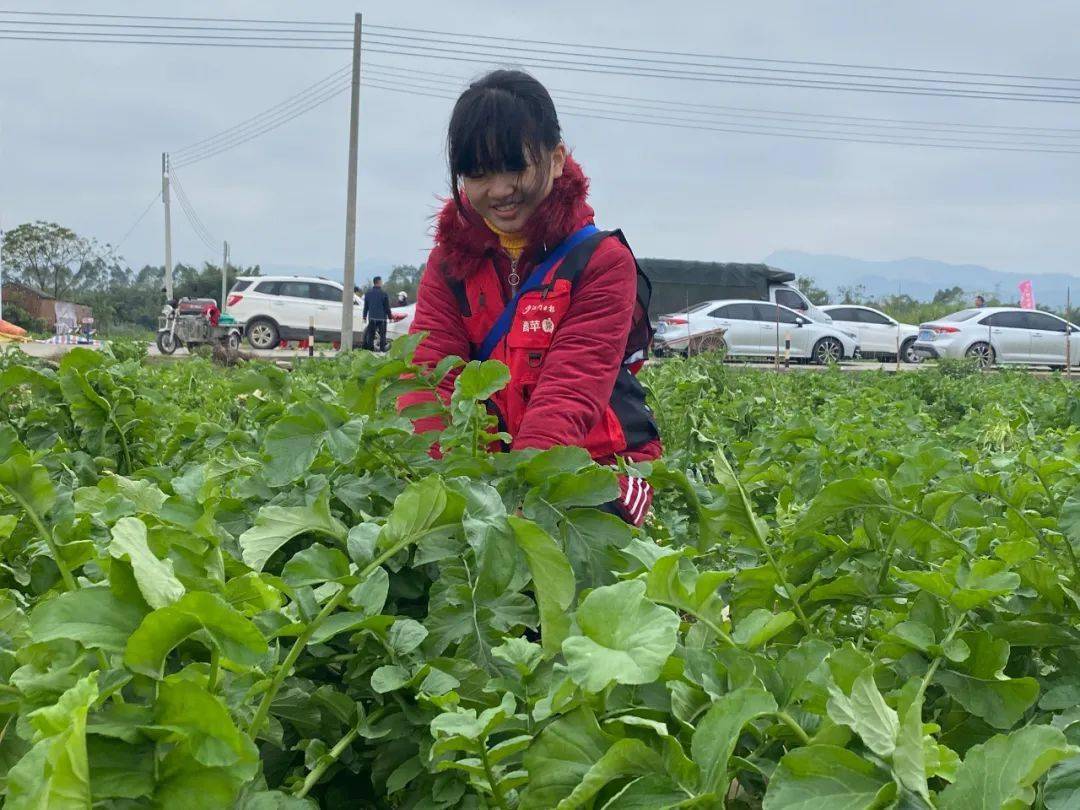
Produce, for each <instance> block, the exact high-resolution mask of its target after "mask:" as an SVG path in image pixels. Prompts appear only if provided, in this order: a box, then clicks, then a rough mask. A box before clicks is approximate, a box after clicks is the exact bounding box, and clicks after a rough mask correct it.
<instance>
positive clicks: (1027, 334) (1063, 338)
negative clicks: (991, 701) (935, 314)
mask: <svg viewBox="0 0 1080 810" xmlns="http://www.w3.org/2000/svg"><path fill="white" fill-rule="evenodd" d="M915 351H916V352H918V353H919V354H920V355H922V356H923V357H932V358H938V357H947V358H954V359H959V358H964V357H969V358H974V359H975V360H977V361H978V362H979V364H980V365H983V366H989V365H993V364H994V363H1020V364H1028V365H1042V366H1051V367H1052V368H1064V367H1065V365H1066V363H1067V362H1068V363H1069V364H1070V365H1073V366H1076V365H1080V327H1077V326H1076V325H1075V324H1071V323H1069V322H1068V321H1066V320H1065V319H1063V318H1059V317H1058V316H1057V315H1053V314H1051V313H1049V312H1040V311H1038V310H1034V309H1020V308H1018V307H983V308H980V309H962V310H960V311H959V312H954V313H952V314H951V315H946V316H945V317H944V318H939V319H937V320H935V321H931V322H929V323H924V324H922V325H920V326H919V337H918V339H916V341H915Z"/></svg>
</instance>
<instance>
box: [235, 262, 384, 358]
mask: <svg viewBox="0 0 1080 810" xmlns="http://www.w3.org/2000/svg"><path fill="white" fill-rule="evenodd" d="M344 289H345V288H344V287H343V286H342V285H341V284H340V283H339V282H337V281H330V280H329V279H325V278H316V277H312V276H241V277H240V278H238V279H236V283H235V284H233V286H232V289H231V290H230V291H229V295H228V298H227V299H226V311H227V312H228V314H229V315H231V316H232V317H234V318H235V319H236V320H237V321H239V322H240V323H243V324H244V334H246V335H247V339H248V343H250V344H251V347H252V348H253V349H273V348H275V347H276V346H277V345H278V343H279V342H280V341H282V340H303V339H304V338H306V337H307V336H308V325H309V323H310V322H311V320H312V319H314V322H315V339H316V340H321V341H336V340H340V339H341V297H342V292H343V290H344ZM363 311H364V308H363V303H362V301H361V300H360V297H359V296H357V295H353V345H354V346H359V345H360V343H361V338H362V335H363V323H362V320H361V316H362V315H363Z"/></svg>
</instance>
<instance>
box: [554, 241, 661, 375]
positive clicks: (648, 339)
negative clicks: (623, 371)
mask: <svg viewBox="0 0 1080 810" xmlns="http://www.w3.org/2000/svg"><path fill="white" fill-rule="evenodd" d="M609 236H613V237H615V238H616V239H618V240H619V241H620V242H621V243H622V245H623V246H624V247H625V248H626V249H627V250H629V251H630V255H631V256H633V255H634V251H633V249H632V248H631V247H630V243H629V242H627V241H626V236H624V235H623V232H622V230H618V229H617V230H614V231H599V232H598V233H596V234H594V235H593V236H591V237H589V238H588V239H587V240H585V241H584V242H582V243H581V244H580V245H578V246H577V247H576V248H574V250H572V251H571V252H570V254H569V255H568V256H567V257H566V258H565V259H563V261H562V264H560V265H559V267H558V269H557V270H556V271H555V276H554V278H553V279H552V280H554V279H560V278H564V279H567V280H568V281H569V282H570V283H571V284H575V283H576V282H577V278H578V276H579V275H581V271H582V270H584V269H585V266H586V265H587V264H588V263H589V260H590V259H592V255H593V253H594V252H595V251H596V248H597V247H598V246H599V245H600V243H601V242H602V241H603V240H604V239H607V238H608V237H609ZM634 269H635V271H636V273H637V296H636V297H637V300H636V302H635V306H634V321H633V323H632V324H631V326H630V335H629V336H628V338H627V341H626V355H625V357H626V358H627V360H631V359H633V360H637V359H641V360H644V359H645V358H646V357H647V356H648V351H649V347H650V346H651V345H652V339H653V327H652V323H651V322H650V321H649V304H650V302H651V301H652V282H651V281H649V277H648V276H647V275H645V271H644V270H642V269H641V265H640V264H639V263H638V260H637V257H636V256H634Z"/></svg>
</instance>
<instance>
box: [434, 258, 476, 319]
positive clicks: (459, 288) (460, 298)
mask: <svg viewBox="0 0 1080 810" xmlns="http://www.w3.org/2000/svg"><path fill="white" fill-rule="evenodd" d="M441 270H442V274H443V278H444V279H445V280H446V286H447V287H449V288H450V294H451V295H453V296H454V300H455V301H457V305H458V311H459V312H461V317H463V318H468V317H469V316H470V315H472V307H471V306H469V296H468V294H467V293H466V292H465V282H464V281H462V280H461V279H460V278H454V277H453V276H451V275H450V274H449V273H448V272H446V265H445V263H444V264H443V266H442V268H441Z"/></svg>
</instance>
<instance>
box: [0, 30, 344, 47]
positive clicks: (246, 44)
mask: <svg viewBox="0 0 1080 810" xmlns="http://www.w3.org/2000/svg"><path fill="white" fill-rule="evenodd" d="M0 39H3V40H11V41H17V42H75V43H79V44H92V45H175V46H180V47H187V46H192V47H201V48H261V49H265V50H279V51H351V50H352V47H351V46H344V45H342V46H337V45H260V44H257V43H249V42H181V41H175V40H136V39H125V40H117V39H90V38H83V39H71V38H64V37H57V36H50V37H41V36H11V35H9V34H8V33H6V32H3V33H0ZM281 41H283V42H284V41H286V40H281Z"/></svg>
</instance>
